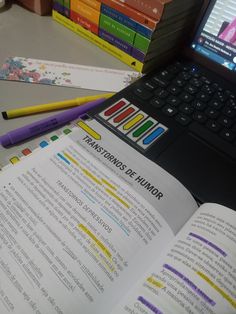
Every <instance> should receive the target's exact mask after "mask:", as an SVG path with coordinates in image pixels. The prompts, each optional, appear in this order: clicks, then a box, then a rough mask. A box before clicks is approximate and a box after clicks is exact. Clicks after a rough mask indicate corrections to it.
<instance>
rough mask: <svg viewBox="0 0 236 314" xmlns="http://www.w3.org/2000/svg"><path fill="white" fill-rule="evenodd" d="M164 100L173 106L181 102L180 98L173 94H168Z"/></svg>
mask: <svg viewBox="0 0 236 314" xmlns="http://www.w3.org/2000/svg"><path fill="white" fill-rule="evenodd" d="M166 102H167V104H169V105H172V106H175V107H177V106H178V105H179V104H180V103H181V101H180V99H179V98H178V97H176V96H174V95H170V96H169V97H168V98H167V100H166Z"/></svg>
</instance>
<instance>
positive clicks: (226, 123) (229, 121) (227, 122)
mask: <svg viewBox="0 0 236 314" xmlns="http://www.w3.org/2000/svg"><path fill="white" fill-rule="evenodd" d="M218 122H219V123H220V124H221V125H223V126H225V127H226V128H230V127H231V126H232V125H233V120H232V119H230V118H228V117H226V116H220V117H219V119H218Z"/></svg>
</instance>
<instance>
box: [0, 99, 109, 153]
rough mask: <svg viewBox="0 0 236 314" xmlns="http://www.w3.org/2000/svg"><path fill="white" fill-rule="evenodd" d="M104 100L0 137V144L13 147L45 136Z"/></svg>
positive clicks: (64, 112)
mask: <svg viewBox="0 0 236 314" xmlns="http://www.w3.org/2000/svg"><path fill="white" fill-rule="evenodd" d="M104 100H105V98H101V99H97V100H95V101H90V102H88V103H86V104H84V105H82V106H77V107H75V108H72V109H68V110H66V111H63V112H62V113H58V114H56V115H54V116H51V117H49V118H46V119H42V120H39V121H37V122H34V123H32V124H29V125H26V126H23V127H21V128H18V129H15V130H13V131H10V132H8V133H6V134H4V135H3V136H1V137H0V143H1V144H2V146H4V147H9V146H11V145H14V144H17V143H20V142H22V141H24V140H27V139H29V138H32V137H34V136H37V135H40V134H43V133H45V132H47V131H50V130H52V129H54V128H57V127H60V126H63V125H65V124H66V123H68V122H70V121H72V120H75V119H77V118H78V117H79V116H81V115H82V114H84V113H86V112H87V111H89V110H91V109H93V108H95V107H96V106H98V105H99V104H101V103H102V102H103V101H104Z"/></svg>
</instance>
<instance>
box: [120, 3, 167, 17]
mask: <svg viewBox="0 0 236 314" xmlns="http://www.w3.org/2000/svg"><path fill="white" fill-rule="evenodd" d="M121 1H122V2H123V3H125V4H126V5H128V6H130V7H132V8H133V9H136V10H138V11H140V12H143V13H145V14H147V15H148V16H150V17H152V18H153V19H155V20H159V19H160V18H161V17H162V15H163V11H164V7H165V5H166V4H167V3H170V2H171V1H172V0H146V1H144V0H121Z"/></svg>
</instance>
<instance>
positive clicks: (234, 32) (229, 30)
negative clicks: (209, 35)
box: [219, 18, 236, 44]
mask: <svg viewBox="0 0 236 314" xmlns="http://www.w3.org/2000/svg"><path fill="white" fill-rule="evenodd" d="M219 38H220V39H223V40H224V41H227V42H229V43H231V44H234V43H235V42H236V18H235V19H234V20H233V21H232V22H231V23H230V24H229V25H228V26H227V27H226V29H225V30H224V31H223V32H222V33H221V34H220V36H219Z"/></svg>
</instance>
